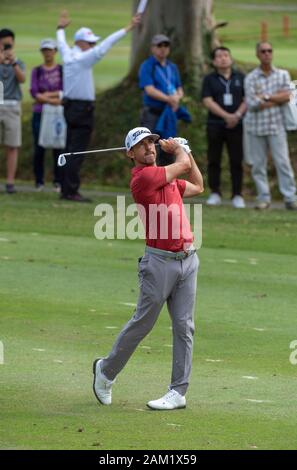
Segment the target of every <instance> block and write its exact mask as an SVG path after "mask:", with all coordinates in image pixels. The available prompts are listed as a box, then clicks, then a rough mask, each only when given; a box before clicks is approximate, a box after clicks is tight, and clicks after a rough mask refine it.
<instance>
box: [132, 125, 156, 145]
mask: <svg viewBox="0 0 297 470" xmlns="http://www.w3.org/2000/svg"><path fill="white" fill-rule="evenodd" d="M146 137H152V138H153V140H154V142H156V141H157V140H159V139H160V136H159V135H158V134H152V133H151V131H150V130H149V129H148V128H147V127H135V128H134V129H131V131H129V132H128V134H127V136H126V139H125V146H126V149H127V150H130V149H131V148H132V147H134V145H136V144H138V142H141V140H143V139H145V138H146Z"/></svg>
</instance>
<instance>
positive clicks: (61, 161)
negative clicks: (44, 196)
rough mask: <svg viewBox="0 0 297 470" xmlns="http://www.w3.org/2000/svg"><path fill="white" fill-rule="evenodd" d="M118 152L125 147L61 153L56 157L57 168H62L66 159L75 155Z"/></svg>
mask: <svg viewBox="0 0 297 470" xmlns="http://www.w3.org/2000/svg"><path fill="white" fill-rule="evenodd" d="M120 150H126V147H114V148H110V149H100V150H88V151H85V152H71V153H61V155H59V157H58V166H64V165H66V163H67V160H66V157H72V156H75V155H84V154H90V153H104V152H116V151H120Z"/></svg>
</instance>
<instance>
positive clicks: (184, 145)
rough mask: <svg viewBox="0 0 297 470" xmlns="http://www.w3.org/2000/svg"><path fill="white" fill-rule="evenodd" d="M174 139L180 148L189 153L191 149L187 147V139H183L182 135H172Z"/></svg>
mask: <svg viewBox="0 0 297 470" xmlns="http://www.w3.org/2000/svg"><path fill="white" fill-rule="evenodd" d="M174 140H175V141H176V142H177V143H178V144H179V145H181V146H182V148H183V149H184V150H185V152H187V153H191V151H192V150H191V149H190V147H189V143H188V141H187V139H184V138H183V137H174Z"/></svg>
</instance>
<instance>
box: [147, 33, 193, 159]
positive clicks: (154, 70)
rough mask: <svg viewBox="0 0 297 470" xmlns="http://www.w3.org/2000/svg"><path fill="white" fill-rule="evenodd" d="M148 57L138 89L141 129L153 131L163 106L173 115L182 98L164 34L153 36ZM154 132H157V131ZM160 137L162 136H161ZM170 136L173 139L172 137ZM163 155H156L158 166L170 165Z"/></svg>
mask: <svg viewBox="0 0 297 470" xmlns="http://www.w3.org/2000/svg"><path fill="white" fill-rule="evenodd" d="M151 53H152V54H151V56H150V57H149V58H148V59H147V60H145V61H144V62H143V63H142V65H141V66H140V69H139V87H140V88H141V89H142V90H143V109H142V113H141V126H143V127H147V128H149V129H150V130H151V131H152V132H156V126H157V123H158V121H159V119H160V116H161V115H162V113H163V111H164V110H165V107H166V106H167V105H169V106H170V107H171V108H172V110H173V111H174V112H176V111H177V110H178V108H179V106H180V100H181V99H182V97H183V96H184V92H183V88H182V83H181V79H180V74H179V70H178V68H177V66H176V65H175V64H174V63H173V62H171V61H170V60H168V56H169V54H170V39H169V38H168V37H167V36H165V34H156V35H155V36H153V38H152V41H151ZM158 133H159V134H162V133H161V132H160V129H158ZM161 137H164V136H163V135H161ZM171 137H175V136H174V135H172V136H171ZM166 158H168V156H167V157H166V156H165V154H164V153H163V152H160V153H159V156H158V164H160V165H166V164H168V163H172V161H167V160H166Z"/></svg>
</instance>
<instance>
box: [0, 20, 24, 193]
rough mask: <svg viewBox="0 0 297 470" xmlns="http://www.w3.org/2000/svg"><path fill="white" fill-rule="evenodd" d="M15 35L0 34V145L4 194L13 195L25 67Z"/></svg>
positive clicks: (20, 131) (2, 30)
mask: <svg viewBox="0 0 297 470" xmlns="http://www.w3.org/2000/svg"><path fill="white" fill-rule="evenodd" d="M14 44H15V35H14V33H13V31H11V30H10V29H1V31H0V81H1V82H2V83H3V88H4V97H3V104H0V125H1V128H0V131H1V132H0V139H1V140H0V143H3V144H4V147H5V154H6V159H7V181H6V192H7V193H8V194H13V193H15V192H16V189H15V186H14V179H15V174H16V169H17V160H18V149H19V147H20V146H21V141H22V140H21V139H22V127H21V99H22V91H21V87H20V83H24V81H25V78H26V76H25V66H24V64H23V62H22V61H21V60H20V59H18V58H16V55H15V51H14Z"/></svg>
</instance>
